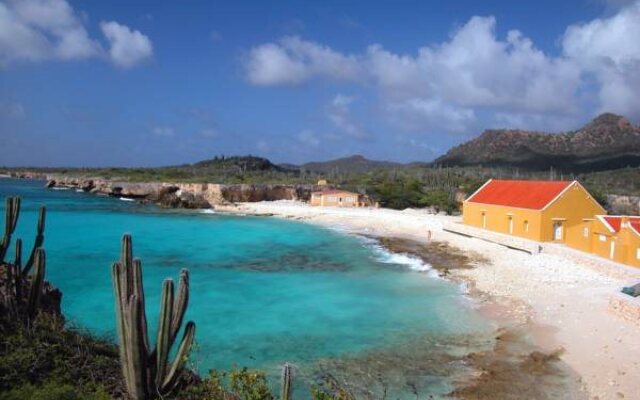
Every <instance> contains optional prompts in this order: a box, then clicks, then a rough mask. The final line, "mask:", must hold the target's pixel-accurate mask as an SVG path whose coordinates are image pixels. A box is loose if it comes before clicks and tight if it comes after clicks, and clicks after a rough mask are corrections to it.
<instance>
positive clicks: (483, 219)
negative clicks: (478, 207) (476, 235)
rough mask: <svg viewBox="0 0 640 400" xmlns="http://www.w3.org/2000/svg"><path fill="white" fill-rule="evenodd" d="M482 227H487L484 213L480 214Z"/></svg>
mask: <svg viewBox="0 0 640 400" xmlns="http://www.w3.org/2000/svg"><path fill="white" fill-rule="evenodd" d="M482 227H483V228H486V227H487V214H485V213H484V211H483V212H482Z"/></svg>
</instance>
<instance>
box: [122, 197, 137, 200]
mask: <svg viewBox="0 0 640 400" xmlns="http://www.w3.org/2000/svg"><path fill="white" fill-rule="evenodd" d="M120 200H122V201H135V199H130V198H128V197H120Z"/></svg>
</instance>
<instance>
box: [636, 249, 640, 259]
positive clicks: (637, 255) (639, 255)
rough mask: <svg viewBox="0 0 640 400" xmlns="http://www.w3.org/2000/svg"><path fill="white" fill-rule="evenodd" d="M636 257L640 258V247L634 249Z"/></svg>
mask: <svg viewBox="0 0 640 400" xmlns="http://www.w3.org/2000/svg"><path fill="white" fill-rule="evenodd" d="M636 258H637V259H638V260H640V248H639V249H636Z"/></svg>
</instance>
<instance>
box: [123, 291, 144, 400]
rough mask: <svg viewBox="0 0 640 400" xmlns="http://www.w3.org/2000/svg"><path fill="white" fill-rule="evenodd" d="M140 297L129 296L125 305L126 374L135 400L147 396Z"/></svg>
mask: <svg viewBox="0 0 640 400" xmlns="http://www.w3.org/2000/svg"><path fill="white" fill-rule="evenodd" d="M140 305H141V304H140V299H139V298H138V296H136V295H135V294H133V295H131V297H130V298H129V304H128V305H127V317H128V318H127V320H128V323H127V325H128V328H129V330H128V331H127V332H128V334H129V338H128V343H129V352H128V353H129V354H128V357H129V365H128V374H129V382H130V384H131V387H130V388H129V394H130V395H131V397H133V398H134V399H135V400H146V399H147V398H148V396H147V375H146V356H147V354H146V352H145V351H144V343H143V340H142V330H141V326H140V313H141V308H140Z"/></svg>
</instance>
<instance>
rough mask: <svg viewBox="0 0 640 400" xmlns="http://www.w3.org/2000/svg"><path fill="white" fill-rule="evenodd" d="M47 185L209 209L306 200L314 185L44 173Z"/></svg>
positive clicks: (164, 204) (175, 206)
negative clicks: (137, 179)
mask: <svg viewBox="0 0 640 400" xmlns="http://www.w3.org/2000/svg"><path fill="white" fill-rule="evenodd" d="M47 187H49V188H54V187H55V188H70V189H79V190H82V191H84V192H87V193H96V194H102V195H107V196H113V197H124V198H129V199H135V200H138V201H141V202H151V203H155V204H158V205H160V206H164V207H170V208H210V207H213V206H215V205H222V204H231V203H236V202H257V201H273V200H309V198H310V197H311V192H312V191H313V190H316V189H317V187H316V186H314V185H267V184H263V185H248V184H215V183H167V182H146V183H138V182H122V181H112V180H108V179H103V178H78V177H70V176H61V175H49V176H47Z"/></svg>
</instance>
